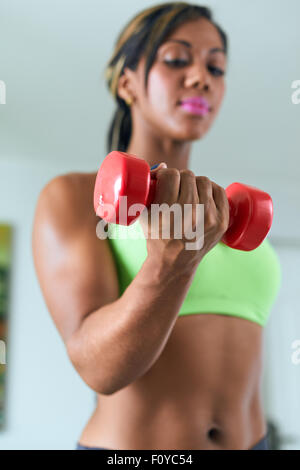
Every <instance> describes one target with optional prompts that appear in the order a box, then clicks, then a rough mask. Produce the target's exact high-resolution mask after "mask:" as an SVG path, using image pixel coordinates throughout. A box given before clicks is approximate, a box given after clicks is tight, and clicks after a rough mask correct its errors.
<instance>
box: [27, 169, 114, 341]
mask: <svg viewBox="0 0 300 470" xmlns="http://www.w3.org/2000/svg"><path fill="white" fill-rule="evenodd" d="M85 199H86V198H85ZM91 201H92V198H91ZM86 207H87V205H86V204H84V203H83V195H82V194H81V193H80V187H79V186H78V181H75V182H74V178H72V177H70V176H69V175H62V176H59V177H57V178H54V179H53V180H51V181H50V182H49V183H48V184H47V185H46V186H45V187H44V188H43V190H42V192H41V194H40V196H39V199H38V202H37V206H36V211H35V217H34V223H33V232H32V250H33V257H34V264H35V268H36V272H37V276H38V279H39V283H40V286H41V289H42V292H43V295H44V298H45V302H46V305H47V307H48V309H49V311H50V313H51V315H52V318H53V320H54V323H55V324H56V326H57V328H58V330H59V332H60V334H61V336H62V338H63V340H64V341H65V343H66V342H67V340H68V339H69V338H70V337H71V336H72V335H73V333H74V332H75V331H76V330H77V329H78V328H79V327H80V325H81V323H82V321H83V319H84V318H85V316H86V315H88V314H89V313H91V312H92V311H94V310H96V309H98V308H100V307H101V306H103V305H105V304H107V303H111V302H113V301H115V300H116V299H117V298H118V296H119V288H118V280H117V274H116V270H115V265H114V262H113V258H112V254H111V251H110V248H109V245H108V241H107V240H100V239H98V238H97V235H96V223H97V217H96V216H95V227H93V224H91V217H90V214H89V217H88V216H87V214H86V212H87V211H86ZM91 207H92V202H91ZM92 210H93V207H92ZM98 220H99V219H98ZM87 221H89V223H87Z"/></svg>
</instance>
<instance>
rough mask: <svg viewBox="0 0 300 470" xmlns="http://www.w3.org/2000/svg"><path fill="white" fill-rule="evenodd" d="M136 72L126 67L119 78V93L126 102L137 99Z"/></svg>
mask: <svg viewBox="0 0 300 470" xmlns="http://www.w3.org/2000/svg"><path fill="white" fill-rule="evenodd" d="M133 83H134V71H133V70H130V69H129V68H128V67H126V68H125V69H124V71H123V74H122V75H121V77H120V78H119V82H118V88H117V93H118V95H119V97H120V98H122V99H123V100H124V101H126V100H128V99H129V98H133V99H134V98H135V93H134V91H133V90H134V85H133Z"/></svg>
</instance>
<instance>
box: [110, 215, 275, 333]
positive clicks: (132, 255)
mask: <svg viewBox="0 0 300 470" xmlns="http://www.w3.org/2000/svg"><path fill="white" fill-rule="evenodd" d="M107 235H108V240H109V244H110V246H111V249H112V253H113V257H114V260H115V263H116V268H117V274H118V281H119V288H120V295H122V293H123V292H124V291H125V289H126V288H127V287H128V285H129V284H130V283H131V281H132V280H133V279H134V277H135V276H136V275H137V273H138V272H139V270H140V268H141V267H142V264H143V262H144V261H145V259H146V257H147V240H146V239H145V237H144V233H143V231H142V228H141V225H140V223H139V221H138V220H137V221H136V222H135V223H134V224H132V225H130V226H123V225H115V224H108V232H107ZM280 284H281V270H280V263H279V259H278V257H277V255H276V253H275V250H274V249H273V248H272V246H271V244H270V242H269V241H268V240H267V239H265V240H264V241H263V243H262V244H261V245H260V246H259V247H258V248H256V249H255V250H252V251H240V250H235V249H233V248H230V247H228V246H227V245H225V244H224V243H222V242H219V243H217V245H215V246H214V247H213V248H212V249H211V250H210V251H209V252H208V253H207V254H206V255H205V257H204V258H203V259H202V261H201V262H200V263H199V265H198V267H197V270H196V273H195V276H194V278H193V281H192V283H191V285H190V287H189V290H188V292H187V295H186V297H185V299H184V302H183V303H182V305H181V308H180V311H179V315H189V314H201V313H215V314H222V315H229V316H236V317H240V318H244V319H246V320H249V321H252V322H255V323H258V324H259V325H261V326H264V325H265V324H266V322H267V320H268V316H269V313H270V310H271V307H272V305H273V303H274V301H275V298H276V297H277V293H278V290H279V288H280Z"/></svg>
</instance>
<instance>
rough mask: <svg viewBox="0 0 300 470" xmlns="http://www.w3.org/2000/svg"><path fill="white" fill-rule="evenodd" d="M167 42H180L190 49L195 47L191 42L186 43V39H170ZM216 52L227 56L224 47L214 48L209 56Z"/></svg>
mask: <svg viewBox="0 0 300 470" xmlns="http://www.w3.org/2000/svg"><path fill="white" fill-rule="evenodd" d="M166 42H178V43H179V44H183V45H184V46H187V47H189V48H191V47H193V46H192V44H191V43H190V42H188V41H184V39H168V40H167V41H166ZM215 52H222V53H223V54H225V49H223V48H222V47H213V48H212V49H210V50H209V54H213V53H215Z"/></svg>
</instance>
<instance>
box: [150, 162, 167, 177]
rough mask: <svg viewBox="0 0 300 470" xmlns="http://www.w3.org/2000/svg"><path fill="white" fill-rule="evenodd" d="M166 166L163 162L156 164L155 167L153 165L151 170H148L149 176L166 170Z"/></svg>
mask: <svg viewBox="0 0 300 470" xmlns="http://www.w3.org/2000/svg"><path fill="white" fill-rule="evenodd" d="M167 167H168V165H167V164H166V163H165V162H161V163H157V164H156V165H153V166H152V167H151V168H150V171H151V174H154V173H156V172H157V171H158V170H160V169H161V168H167Z"/></svg>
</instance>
